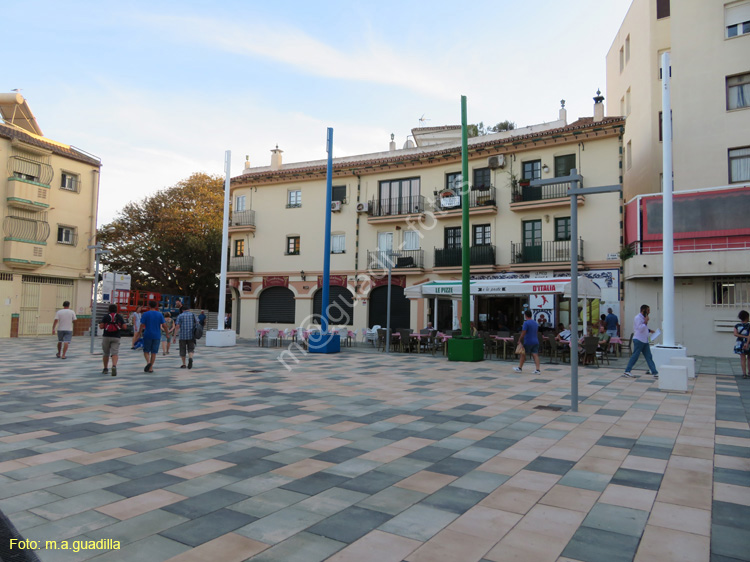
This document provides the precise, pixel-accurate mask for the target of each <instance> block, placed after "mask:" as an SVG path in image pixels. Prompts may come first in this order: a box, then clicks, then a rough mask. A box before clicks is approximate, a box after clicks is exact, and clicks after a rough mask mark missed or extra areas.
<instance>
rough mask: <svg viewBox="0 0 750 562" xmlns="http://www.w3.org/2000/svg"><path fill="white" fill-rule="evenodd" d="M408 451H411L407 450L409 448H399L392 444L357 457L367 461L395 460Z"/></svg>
mask: <svg viewBox="0 0 750 562" xmlns="http://www.w3.org/2000/svg"><path fill="white" fill-rule="evenodd" d="M410 452H411V451H409V449H400V448H398V447H394V446H393V445H387V446H385V447H381V448H380V449H375V450H374V451H370V452H369V453H365V454H364V455H360V456H359V457H357V458H360V459H364V460H367V461H378V462H383V463H386V462H391V461H395V460H396V459H400V458H401V457H405V456H406V455H408V454H409V453H410Z"/></svg>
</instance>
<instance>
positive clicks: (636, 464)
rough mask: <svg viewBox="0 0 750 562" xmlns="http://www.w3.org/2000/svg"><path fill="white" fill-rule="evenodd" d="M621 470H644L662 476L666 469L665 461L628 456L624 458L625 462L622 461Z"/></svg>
mask: <svg viewBox="0 0 750 562" xmlns="http://www.w3.org/2000/svg"><path fill="white" fill-rule="evenodd" d="M622 468H630V469H633V470H645V471H646V472H657V473H659V474H664V471H665V470H666V469H667V461H665V460H662V459H652V458H649V457H638V456H635V455H628V456H627V457H625V460H624V461H622Z"/></svg>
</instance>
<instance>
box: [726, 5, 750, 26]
mask: <svg viewBox="0 0 750 562" xmlns="http://www.w3.org/2000/svg"><path fill="white" fill-rule="evenodd" d="M724 19H725V22H726V26H727V27H729V26H730V25H737V24H739V23H743V22H746V21H750V2H743V3H742V4H736V5H734V6H728V7H726V8H724Z"/></svg>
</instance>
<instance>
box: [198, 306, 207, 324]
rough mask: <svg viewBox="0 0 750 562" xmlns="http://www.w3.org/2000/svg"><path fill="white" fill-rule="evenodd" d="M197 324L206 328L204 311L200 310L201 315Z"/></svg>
mask: <svg viewBox="0 0 750 562" xmlns="http://www.w3.org/2000/svg"><path fill="white" fill-rule="evenodd" d="M198 322H200V324H201V326H203V327H204V328H205V327H206V311H205V310H201V313H200V314H199V315H198Z"/></svg>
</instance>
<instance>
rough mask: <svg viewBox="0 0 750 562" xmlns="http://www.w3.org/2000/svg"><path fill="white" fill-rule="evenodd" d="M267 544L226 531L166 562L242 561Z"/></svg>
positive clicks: (259, 551) (262, 549)
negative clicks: (224, 533)
mask: <svg viewBox="0 0 750 562" xmlns="http://www.w3.org/2000/svg"><path fill="white" fill-rule="evenodd" d="M269 546H270V545H267V544H265V543H262V542H259V541H255V540H253V539H249V538H247V537H243V536H242V535H238V534H236V533H227V534H226V535H222V536H220V537H218V538H215V539H214V540H212V541H208V542H206V543H203V544H202V545H200V546H198V547H196V548H193V549H192V550H188V551H187V552H183V553H182V554H178V555H177V556H175V557H173V558H170V559H169V560H168V561H167V562H206V560H216V561H217V562H218V561H221V562H242V561H243V560H247V559H248V558H250V557H251V556H255V555H256V554H260V553H261V552H263V551H264V550H266V549H267V548H269Z"/></svg>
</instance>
